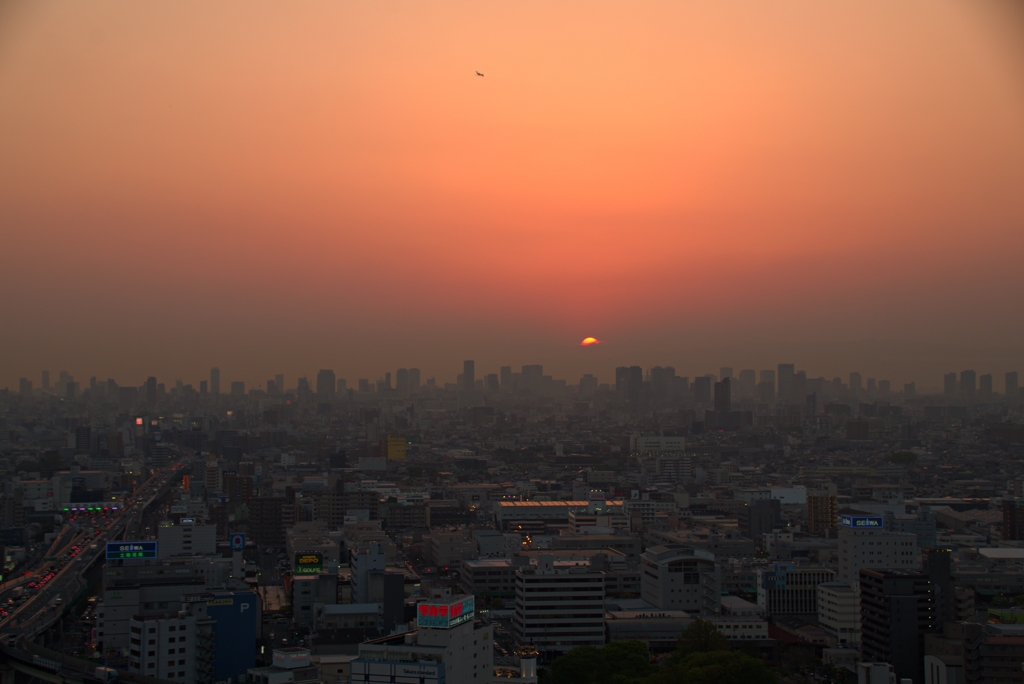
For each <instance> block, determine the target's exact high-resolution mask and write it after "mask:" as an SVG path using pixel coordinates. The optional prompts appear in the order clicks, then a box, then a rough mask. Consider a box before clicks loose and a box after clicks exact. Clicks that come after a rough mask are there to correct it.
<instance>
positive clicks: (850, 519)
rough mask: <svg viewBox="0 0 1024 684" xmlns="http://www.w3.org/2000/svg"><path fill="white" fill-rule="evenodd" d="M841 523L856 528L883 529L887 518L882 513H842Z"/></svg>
mask: <svg viewBox="0 0 1024 684" xmlns="http://www.w3.org/2000/svg"><path fill="white" fill-rule="evenodd" d="M839 524H840V525H842V526H843V527H852V528H854V529H872V528H874V529H881V528H882V527H884V526H885V518H883V517H882V516H880V515H841V516H839Z"/></svg>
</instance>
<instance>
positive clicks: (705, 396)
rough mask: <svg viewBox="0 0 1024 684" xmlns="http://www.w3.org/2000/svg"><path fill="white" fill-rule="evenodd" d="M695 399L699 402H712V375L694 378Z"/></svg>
mask: <svg viewBox="0 0 1024 684" xmlns="http://www.w3.org/2000/svg"><path fill="white" fill-rule="evenodd" d="M693 400H694V401H695V402H697V403H698V404H710V403H711V376H710V375H702V376H701V377H699V378H694V379H693Z"/></svg>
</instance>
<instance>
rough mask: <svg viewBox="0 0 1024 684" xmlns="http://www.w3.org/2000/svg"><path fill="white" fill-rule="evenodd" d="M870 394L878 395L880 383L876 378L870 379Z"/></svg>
mask: <svg viewBox="0 0 1024 684" xmlns="http://www.w3.org/2000/svg"><path fill="white" fill-rule="evenodd" d="M868 394H872V395H873V394H878V381H877V380H875V379H874V378H868Z"/></svg>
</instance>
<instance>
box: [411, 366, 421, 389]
mask: <svg viewBox="0 0 1024 684" xmlns="http://www.w3.org/2000/svg"><path fill="white" fill-rule="evenodd" d="M419 389H420V369H419V368H410V369H409V391H410V392H417V391H419Z"/></svg>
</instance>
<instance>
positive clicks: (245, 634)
mask: <svg viewBox="0 0 1024 684" xmlns="http://www.w3.org/2000/svg"><path fill="white" fill-rule="evenodd" d="M206 614H207V615H209V616H210V617H211V618H213V619H214V620H216V623H214V626H213V631H214V634H215V635H216V639H215V640H214V659H213V662H214V665H213V667H214V672H213V678H214V681H218V682H224V681H228V680H231V681H236V680H237V679H238V678H239V677H241V676H244V675H245V673H246V671H247V670H248V669H249V668H250V667H256V625H257V624H258V623H259V622H260V620H261V618H260V613H259V599H258V598H257V597H256V594H253V593H251V592H231V593H226V594H217V595H216V596H215V597H212V598H211V599H209V600H207V602H206Z"/></svg>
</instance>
